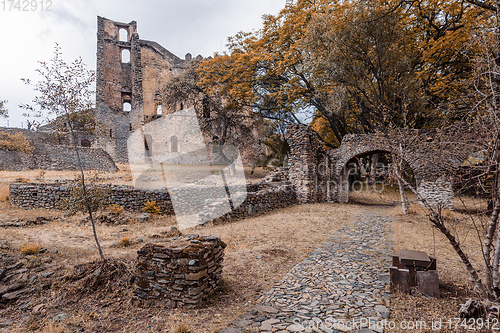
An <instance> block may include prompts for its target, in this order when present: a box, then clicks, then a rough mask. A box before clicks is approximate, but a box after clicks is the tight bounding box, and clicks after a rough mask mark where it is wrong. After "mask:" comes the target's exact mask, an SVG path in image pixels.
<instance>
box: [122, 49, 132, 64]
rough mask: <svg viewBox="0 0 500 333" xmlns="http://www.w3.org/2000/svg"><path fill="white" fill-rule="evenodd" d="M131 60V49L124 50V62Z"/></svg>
mask: <svg viewBox="0 0 500 333" xmlns="http://www.w3.org/2000/svg"><path fill="white" fill-rule="evenodd" d="M129 62H130V50H127V49H123V50H122V63H124V64H126V63H129Z"/></svg>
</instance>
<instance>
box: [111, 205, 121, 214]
mask: <svg viewBox="0 0 500 333" xmlns="http://www.w3.org/2000/svg"><path fill="white" fill-rule="evenodd" d="M108 212H109V213H110V214H112V215H120V214H121V213H123V206H120V205H117V204H112V205H109V206H108Z"/></svg>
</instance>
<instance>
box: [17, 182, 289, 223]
mask: <svg viewBox="0 0 500 333" xmlns="http://www.w3.org/2000/svg"><path fill="white" fill-rule="evenodd" d="M71 186H73V184H71V183H62V182H61V183H51V184H35V183H12V184H10V186H9V201H10V204H11V205H13V206H16V207H20V208H23V209H35V208H44V209H62V208H63V207H62V206H61V204H62V202H63V201H64V199H66V198H68V196H69V194H70V190H71ZM103 186H108V187H109V189H110V196H109V199H110V202H111V203H114V204H117V205H120V206H123V207H124V209H125V210H126V211H132V212H142V211H143V209H144V203H145V202H146V201H156V206H157V207H158V208H159V210H160V212H161V214H164V215H173V214H174V208H173V205H172V201H171V199H170V195H169V193H168V191H166V190H156V191H144V190H137V189H135V188H133V187H132V186H125V185H103ZM196 190H197V191H199V192H200V194H202V193H203V192H204V191H209V190H210V187H206V188H205V187H203V186H200V187H199V188H197V189H196ZM252 190H253V191H255V192H251V191H252ZM190 191H192V189H190ZM213 193H221V191H214V192H213ZM224 194H225V193H224ZM195 197H196V196H195ZM195 197H194V198H193V202H192V204H193V205H194V204H202V203H201V202H199V203H197V200H196V198H195ZM200 197H202V196H201V195H200ZM214 199H218V198H214ZM296 203H297V197H296V194H295V191H294V190H293V188H292V186H291V185H290V184H288V183H286V182H283V183H274V184H265V185H263V184H257V185H248V186H247V197H246V199H245V200H244V201H243V203H242V204H241V205H240V206H238V207H236V208H235V209H234V210H233V211H231V212H229V213H227V214H225V215H224V216H222V217H219V218H218V219H217V221H226V220H229V219H234V218H242V217H246V216H251V215H255V214H261V213H265V212H268V211H271V210H273V209H277V208H283V207H287V206H290V205H295V204H296ZM204 209H205V210H208V209H211V208H210V207H206V206H205V208H204Z"/></svg>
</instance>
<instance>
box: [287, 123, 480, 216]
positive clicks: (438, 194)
mask: <svg viewBox="0 0 500 333" xmlns="http://www.w3.org/2000/svg"><path fill="white" fill-rule="evenodd" d="M467 131H471V129H467V128H449V129H444V130H404V129H399V130H394V131H391V132H389V133H384V134H363V135H347V136H345V137H344V139H343V140H342V144H341V146H340V147H339V148H338V149H334V150H330V151H325V149H324V146H323V142H322V140H321V139H320V138H319V137H318V135H317V134H316V133H315V132H314V131H313V130H312V129H311V128H310V127H308V126H305V125H289V127H288V132H287V139H288V142H289V145H290V161H289V168H288V179H289V180H290V182H291V183H292V185H293V186H294V189H295V190H296V192H297V197H298V201H299V202H301V203H312V202H324V201H331V202H347V201H348V193H349V183H348V173H349V167H350V166H349V164H348V163H349V161H351V160H353V159H354V158H356V157H360V156H362V155H366V154H369V153H373V152H388V153H394V154H396V155H399V156H402V157H403V159H404V160H406V162H408V164H409V165H410V167H411V169H412V170H413V173H414V175H415V179H416V186H417V191H418V193H419V194H420V195H421V196H422V197H423V198H425V200H426V201H427V202H428V203H430V204H431V205H433V206H435V207H439V208H449V209H451V208H453V189H452V181H453V173H454V170H456V168H457V167H458V166H459V165H460V164H461V163H462V162H463V161H464V160H465V159H466V158H467V156H468V155H470V154H471V153H472V152H474V151H475V145H474V142H473V141H472V140H471V141H470V142H468V141H464V140H460V144H457V143H456V142H457V138H460V137H464V136H465V135H468V136H469V137H471V136H470V135H469V134H470V133H468V132H467Z"/></svg>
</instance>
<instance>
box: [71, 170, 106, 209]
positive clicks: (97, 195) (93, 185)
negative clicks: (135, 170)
mask: <svg viewBox="0 0 500 333" xmlns="http://www.w3.org/2000/svg"><path fill="white" fill-rule="evenodd" d="M99 180H100V179H99V176H98V174H95V175H91V176H90V177H86V178H85V192H86V196H85V195H84V192H83V181H82V176H81V175H80V174H78V175H76V177H75V180H74V181H73V184H72V186H71V188H70V195H69V197H68V198H66V199H64V200H63V201H62V208H64V209H67V210H68V211H69V212H70V213H72V214H75V213H77V212H85V213H86V212H87V209H88V208H87V204H89V205H90V208H91V210H92V212H97V211H99V210H103V209H104V208H106V207H107V206H108V205H109V196H110V193H111V187H110V186H109V185H106V184H98V181H99Z"/></svg>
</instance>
